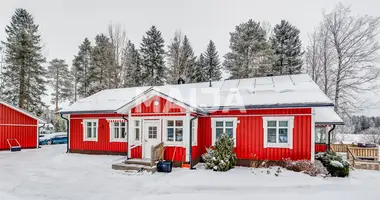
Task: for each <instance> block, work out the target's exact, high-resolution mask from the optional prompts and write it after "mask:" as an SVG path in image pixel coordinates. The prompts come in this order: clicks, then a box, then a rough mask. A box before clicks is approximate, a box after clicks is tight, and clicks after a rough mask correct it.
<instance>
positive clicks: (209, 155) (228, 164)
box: [202, 134, 236, 171]
mask: <svg viewBox="0 0 380 200" xmlns="http://www.w3.org/2000/svg"><path fill="white" fill-rule="evenodd" d="M202 159H203V161H204V162H205V164H206V169H212V170H214V171H228V170H230V169H231V168H233V167H234V166H235V165H236V154H235V153H234V139H233V138H232V137H229V136H228V135H227V134H222V135H221V136H220V138H219V139H218V140H217V141H216V143H215V146H214V148H208V149H207V152H206V153H205V154H203V155H202Z"/></svg>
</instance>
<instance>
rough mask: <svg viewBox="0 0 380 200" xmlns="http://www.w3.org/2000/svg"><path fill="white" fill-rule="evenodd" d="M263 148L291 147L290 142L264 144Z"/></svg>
mask: <svg viewBox="0 0 380 200" xmlns="http://www.w3.org/2000/svg"><path fill="white" fill-rule="evenodd" d="M264 148H283V149H292V148H293V147H292V146H291V145H290V144H270V143H266V144H264Z"/></svg>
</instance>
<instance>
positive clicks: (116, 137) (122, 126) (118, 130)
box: [110, 122, 127, 142]
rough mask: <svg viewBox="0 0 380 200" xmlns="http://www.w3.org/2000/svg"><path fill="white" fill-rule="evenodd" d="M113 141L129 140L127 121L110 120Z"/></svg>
mask: <svg viewBox="0 0 380 200" xmlns="http://www.w3.org/2000/svg"><path fill="white" fill-rule="evenodd" d="M110 127H111V131H110V133H111V141H113V142H115V141H122V142H125V141H127V123H126V122H110Z"/></svg>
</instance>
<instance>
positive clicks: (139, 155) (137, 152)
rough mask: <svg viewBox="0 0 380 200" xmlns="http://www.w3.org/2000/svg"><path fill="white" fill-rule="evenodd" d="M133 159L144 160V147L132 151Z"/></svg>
mask: <svg viewBox="0 0 380 200" xmlns="http://www.w3.org/2000/svg"><path fill="white" fill-rule="evenodd" d="M130 157H131V158H142V146H138V147H134V148H133V149H131V156H130Z"/></svg>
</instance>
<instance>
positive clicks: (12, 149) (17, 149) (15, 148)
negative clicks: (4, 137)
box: [11, 146, 21, 152]
mask: <svg viewBox="0 0 380 200" xmlns="http://www.w3.org/2000/svg"><path fill="white" fill-rule="evenodd" d="M11 151H12V152H13V151H21V147H19V146H16V147H11Z"/></svg>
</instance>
